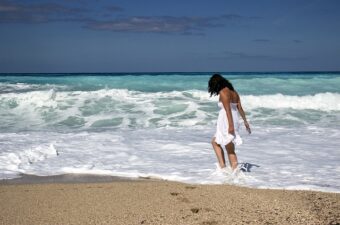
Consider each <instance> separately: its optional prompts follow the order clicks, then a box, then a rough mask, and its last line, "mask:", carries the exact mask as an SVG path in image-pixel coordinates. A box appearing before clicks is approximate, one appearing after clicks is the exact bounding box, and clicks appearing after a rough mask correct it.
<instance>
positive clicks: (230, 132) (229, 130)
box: [228, 126, 235, 136]
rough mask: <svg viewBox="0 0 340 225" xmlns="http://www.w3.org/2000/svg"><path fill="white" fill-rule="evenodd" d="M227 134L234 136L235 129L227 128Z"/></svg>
mask: <svg viewBox="0 0 340 225" xmlns="http://www.w3.org/2000/svg"><path fill="white" fill-rule="evenodd" d="M228 133H229V134H232V135H234V136H235V129H234V127H232V126H229V128H228Z"/></svg>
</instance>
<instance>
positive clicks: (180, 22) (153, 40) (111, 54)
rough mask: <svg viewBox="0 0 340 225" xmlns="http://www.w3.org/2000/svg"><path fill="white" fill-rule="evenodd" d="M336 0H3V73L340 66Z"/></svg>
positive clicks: (0, 12) (0, 39) (0, 34)
mask: <svg viewBox="0 0 340 225" xmlns="http://www.w3.org/2000/svg"><path fill="white" fill-rule="evenodd" d="M339 9H340V3H338V1H336V0H333V1H331V0H326V1H317V0H315V1H299V2H296V1H285V2H282V1H270V2H268V1H262V0H261V1H257V2H256V3H254V2H251V1H222V0H216V1H213V2H210V3H208V2H207V1H194V0H190V1H186V2H183V1H168V2H162V3H160V2H159V1H156V0H148V1H144V2H141V1H108V0H107V1H105V0H97V1H78V0H61V1H54V0H45V1H39V0H29V1H15V0H3V1H0V50H1V51H0V72H145V71H150V72H156V71H159V72H161V71H284V70H286V71H288V70H289V71H292V70H303V71H306V70H329V71H330V70H340V63H339V58H340V57H339V56H340V45H339V44H338V41H337V40H338V39H339V38H340V37H339V36H340V29H339V27H340V26H339V25H340V24H339V22H338V21H340V18H339V17H340V16H339V15H338V13H337V12H338V10H339Z"/></svg>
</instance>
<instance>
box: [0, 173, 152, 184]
mask: <svg viewBox="0 0 340 225" xmlns="http://www.w3.org/2000/svg"><path fill="white" fill-rule="evenodd" d="M143 180H151V179H147V178H132V177H131V178H130V177H119V176H110V175H97V174H75V173H67V174H60V175H48V176H37V175H29V174H21V176H20V177H17V178H13V179H3V180H0V185H12V184H22V185H25V184H67V183H70V184H77V183H79V184H80V183H109V182H128V181H143Z"/></svg>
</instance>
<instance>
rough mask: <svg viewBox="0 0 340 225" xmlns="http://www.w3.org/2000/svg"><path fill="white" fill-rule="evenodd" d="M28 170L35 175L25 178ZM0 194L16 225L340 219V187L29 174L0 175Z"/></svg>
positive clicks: (7, 219)
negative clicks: (294, 187)
mask: <svg viewBox="0 0 340 225" xmlns="http://www.w3.org/2000/svg"><path fill="white" fill-rule="evenodd" d="M33 177H34V178H33ZM29 178H33V179H35V180H34V182H31V183H23V181H27V179H29ZM7 181H9V180H7ZM0 200H1V202H5V204H0V221H1V222H0V224H13V225H14V224H21V225H22V224H28V225H29V224H32V225H33V224H34V225H39V224H200V225H218V224H327V225H333V224H340V194H339V193H327V192H318V191H300V190H277V189H255V188H248V187H240V186H233V185H227V184H222V185H201V184H199V185H193V184H185V183H179V182H172V181H163V180H155V179H129V178H127V179H126V178H120V177H109V176H97V175H80V176H79V175H76V176H74V175H69V174H68V175H58V176H53V178H51V177H39V178H37V176H29V175H26V176H25V178H19V179H17V180H16V181H15V182H11V183H10V182H1V181H0ZM13 209H15V210H13Z"/></svg>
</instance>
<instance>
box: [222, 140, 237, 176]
mask: <svg viewBox="0 0 340 225" xmlns="http://www.w3.org/2000/svg"><path fill="white" fill-rule="evenodd" d="M225 148H226V149H227V153H228V159H229V163H230V166H231V168H232V169H233V170H234V169H236V167H237V165H238V162H237V156H236V154H235V145H234V143H233V142H230V143H229V144H227V145H226V146H225Z"/></svg>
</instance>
